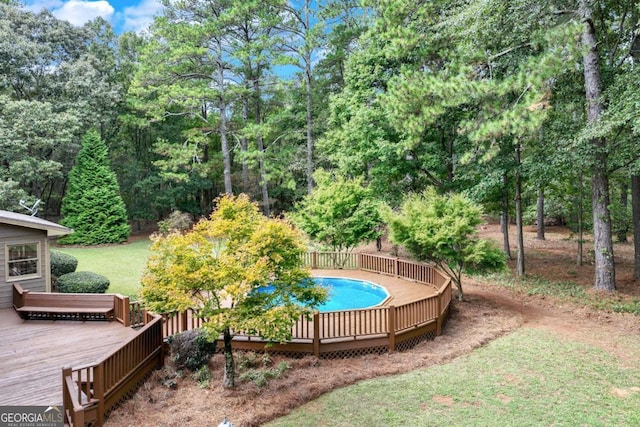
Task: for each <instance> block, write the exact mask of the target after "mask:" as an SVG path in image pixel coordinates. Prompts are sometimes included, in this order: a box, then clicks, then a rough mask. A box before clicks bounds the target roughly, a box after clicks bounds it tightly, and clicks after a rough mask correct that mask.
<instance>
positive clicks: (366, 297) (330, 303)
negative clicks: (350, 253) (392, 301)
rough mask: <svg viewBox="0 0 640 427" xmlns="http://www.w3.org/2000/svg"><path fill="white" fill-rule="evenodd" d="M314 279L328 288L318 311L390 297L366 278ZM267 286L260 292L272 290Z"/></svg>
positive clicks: (369, 304)
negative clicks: (325, 297)
mask: <svg viewBox="0 0 640 427" xmlns="http://www.w3.org/2000/svg"><path fill="white" fill-rule="evenodd" d="M313 281H314V282H315V283H316V284H318V285H320V286H322V287H324V288H326V289H327V290H328V295H327V300H326V301H325V302H324V304H321V305H319V306H318V307H317V310H318V311H338V310H352V309H357V308H369V307H374V306H376V305H378V304H380V303H382V302H383V301H384V300H385V299H387V298H388V297H389V293H388V292H387V290H386V289H385V288H383V287H382V286H380V285H376V284H375V283H371V282H367V281H365V280H357V279H345V278H343V277H314V278H313ZM272 290H273V287H271V286H265V287H263V288H260V289H259V290H258V292H271V291H272Z"/></svg>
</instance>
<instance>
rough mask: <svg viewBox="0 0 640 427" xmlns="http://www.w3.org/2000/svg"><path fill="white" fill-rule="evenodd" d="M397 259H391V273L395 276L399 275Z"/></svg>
mask: <svg viewBox="0 0 640 427" xmlns="http://www.w3.org/2000/svg"><path fill="white" fill-rule="evenodd" d="M398 259H399V258H398V257H396V258H395V259H394V260H393V275H394V276H396V277H399V276H398V274H399V273H400V269H399V268H398V264H399V262H398Z"/></svg>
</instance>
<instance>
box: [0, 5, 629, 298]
mask: <svg viewBox="0 0 640 427" xmlns="http://www.w3.org/2000/svg"><path fill="white" fill-rule="evenodd" d="M162 3H163V5H164V9H163V13H162V14H161V15H159V16H158V17H156V18H155V20H154V22H153V24H152V25H151V27H150V28H149V29H148V30H147V31H146V32H144V33H142V34H135V33H124V34H120V35H118V34H115V33H114V31H113V29H112V28H111V26H110V25H109V23H107V22H106V21H104V20H102V19H96V20H94V21H92V22H89V23H88V24H86V25H84V26H83V27H74V26H72V25H71V24H69V23H68V22H64V21H59V20H57V19H56V18H54V17H53V16H52V15H51V14H50V13H49V12H41V13H38V14H34V13H32V12H29V11H27V10H26V9H24V8H23V7H22V6H20V5H19V3H18V2H15V1H14V0H8V1H5V2H0V35H1V37H0V208H1V209H8V210H14V211H17V212H20V211H22V209H21V208H20V207H19V205H18V202H19V201H20V200H25V201H27V202H34V201H35V200H36V199H41V200H42V202H43V205H44V208H42V210H41V214H42V215H43V216H46V217H50V218H59V216H60V211H61V206H62V199H63V197H64V196H65V193H66V189H67V183H68V179H69V172H70V170H71V168H72V166H73V165H74V162H75V158H76V155H77V153H78V150H79V148H80V142H81V138H82V135H84V134H85V133H86V132H87V131H88V130H89V129H97V131H98V133H99V137H100V138H101V139H102V140H103V141H104V142H105V143H106V144H107V146H108V149H109V155H110V158H111V164H112V168H113V170H114V171H115V173H116V175H117V178H118V182H119V185H120V189H121V193H122V198H123V200H124V202H125V205H126V209H127V215H128V217H129V220H130V221H131V223H132V224H133V226H134V231H135V228H136V227H137V226H138V225H140V224H144V223H146V222H153V221H157V220H161V219H163V218H166V217H167V216H168V215H169V214H170V213H171V212H172V211H173V210H181V211H184V212H189V213H191V214H193V215H194V217H199V216H202V215H206V214H208V213H209V212H211V209H212V201H213V200H214V199H215V198H216V197H217V196H218V195H220V194H222V193H229V194H239V193H246V194H248V195H250V197H251V198H252V199H254V200H257V201H258V202H259V204H260V207H261V209H262V211H263V212H264V213H265V214H271V215H278V214H280V213H282V212H286V211H291V210H293V209H294V206H295V205H296V203H298V202H299V201H300V200H301V199H302V198H303V197H304V196H305V195H306V194H308V193H310V192H311V191H312V190H313V188H314V182H313V176H314V171H316V170H317V169H325V170H330V171H331V172H332V173H333V174H336V175H339V176H343V177H345V178H347V179H357V180H360V181H361V182H362V183H363V184H364V185H366V186H367V188H368V189H369V191H370V193H371V194H373V195H374V196H375V197H376V198H378V199H380V201H382V202H385V203H387V204H389V205H391V206H396V207H397V206H400V204H401V203H402V201H403V199H404V197H405V196H406V195H408V194H415V193H418V192H421V191H423V190H425V189H426V188H429V187H433V188H435V189H436V191H437V192H439V193H440V194H446V193H449V192H463V193H465V194H466V195H467V196H468V197H470V198H471V199H472V200H474V201H475V202H477V203H480V204H481V205H482V206H483V208H484V211H485V213H487V214H490V215H493V216H495V217H500V218H501V220H502V222H503V224H508V223H516V224H517V227H516V228H517V230H518V233H517V236H516V240H517V241H516V242H515V243H516V247H517V248H518V250H517V253H516V254H515V258H516V259H517V272H518V273H519V274H524V273H525V263H524V251H523V239H522V225H523V224H528V223H531V224H533V223H537V224H538V236H539V238H544V222H545V219H547V220H553V221H555V222H558V223H561V224H563V225H567V226H568V227H570V228H571V229H572V230H573V231H574V232H575V233H576V240H577V241H578V247H577V254H578V262H581V259H582V258H581V257H582V248H581V243H582V240H583V238H582V233H583V232H588V233H593V235H594V251H593V257H594V259H595V263H596V277H595V278H594V286H595V287H596V288H598V289H605V290H612V289H614V288H615V265H614V254H613V241H614V240H616V239H617V240H620V241H625V240H626V239H627V238H628V236H629V237H630V236H632V235H633V236H636V237H637V238H634V239H633V240H634V242H635V244H636V245H640V228H639V227H640V161H639V158H640V144H637V143H636V139H637V137H638V133H639V132H640V70H639V69H638V64H639V61H640V4H639V3H638V2H637V1H636V0H615V1H612V0H601V1H597V2H595V1H590V0H535V1H534V0H513V1H508V2H506V1H503V0H485V1H477V0H439V1H409V0H362V1H358V0H325V1H322V0H318V1H315V0H289V1H286V0H260V1H258V0H162ZM634 225H635V226H634ZM504 238H505V249H506V250H508V247H509V242H508V235H507V234H505V237H504ZM636 248H637V250H636V254H637V255H636V269H635V278H637V279H640V255H638V254H640V248H639V247H638V246H636Z"/></svg>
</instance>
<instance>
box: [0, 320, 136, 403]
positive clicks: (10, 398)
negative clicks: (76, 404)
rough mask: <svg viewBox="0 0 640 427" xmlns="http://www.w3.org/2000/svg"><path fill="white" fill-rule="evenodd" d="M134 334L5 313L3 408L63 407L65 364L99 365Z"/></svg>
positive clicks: (102, 324)
mask: <svg viewBox="0 0 640 427" xmlns="http://www.w3.org/2000/svg"><path fill="white" fill-rule="evenodd" d="M135 334H136V331H135V330H133V329H131V328H126V327H124V326H122V324H120V323H118V322H106V321H85V322H80V321H64V320H22V319H21V318H20V317H19V316H18V314H17V313H16V312H15V311H14V310H13V309H12V308H11V309H0V405H61V404H62V367H63V366H74V367H76V366H79V365H85V364H88V363H92V362H95V361H97V360H98V359H100V358H102V357H103V356H106V355H107V354H108V353H109V352H111V351H112V350H113V349H114V347H115V345H116V344H118V343H122V342H124V341H126V340H127V339H128V338H130V337H132V336H134V335H135ZM34 372H37V374H35V373H34Z"/></svg>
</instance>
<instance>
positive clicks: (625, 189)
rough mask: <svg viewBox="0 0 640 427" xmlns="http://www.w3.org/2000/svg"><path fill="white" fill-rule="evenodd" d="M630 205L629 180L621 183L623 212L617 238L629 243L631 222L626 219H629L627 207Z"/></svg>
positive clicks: (621, 206)
mask: <svg viewBox="0 0 640 427" xmlns="http://www.w3.org/2000/svg"><path fill="white" fill-rule="evenodd" d="M628 207H629V184H628V183H627V181H623V182H622V183H621V184H620V209H621V210H622V212H624V213H623V214H622V221H621V222H622V224H620V228H619V229H618V232H617V236H616V238H617V239H618V242H620V243H627V242H628V240H627V234H628V232H629V224H628V222H627V221H626V219H627V215H626V212H627V208H628Z"/></svg>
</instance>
